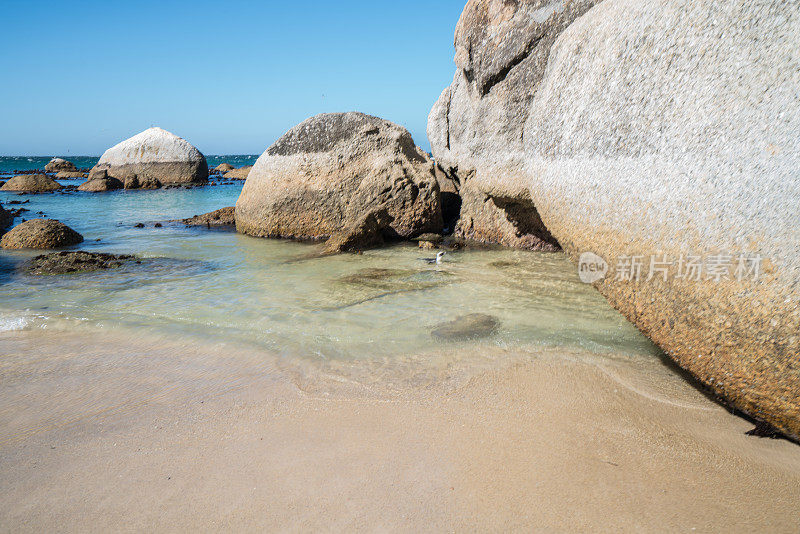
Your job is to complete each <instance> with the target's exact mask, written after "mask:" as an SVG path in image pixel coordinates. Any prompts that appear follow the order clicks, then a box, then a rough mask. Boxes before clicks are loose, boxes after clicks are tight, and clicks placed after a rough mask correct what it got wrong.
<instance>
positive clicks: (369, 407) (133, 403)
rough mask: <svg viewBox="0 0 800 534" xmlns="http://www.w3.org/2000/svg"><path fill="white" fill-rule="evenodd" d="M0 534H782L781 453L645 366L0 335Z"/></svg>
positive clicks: (791, 518)
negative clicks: (184, 533)
mask: <svg viewBox="0 0 800 534" xmlns="http://www.w3.org/2000/svg"><path fill="white" fill-rule="evenodd" d="M0 383H2V388H0V496H2V498H0V530H2V531H15V532H19V531H22V532H26V531H42V530H58V531H78V530H79V531H97V532H101V531H108V530H111V529H113V530H115V531H116V530H120V531H131V530H152V531H177V530H189V529H193V530H201V531H209V530H219V529H226V530H231V529H237V530H260V529H265V528H266V529H272V530H276V529H280V530H291V531H308V530H323V531H328V530H334V531H342V530H348V531H351V530H356V531H362V530H366V531H375V530H391V531H414V532H419V531H443V530H458V531H464V530H492V531H500V530H508V529H518V530H523V529H524V530H528V531H529V530H534V531H553V530H556V531H576V530H578V531H586V530H592V531H619V530H622V531H637V532H642V531H650V532H663V531H665V530H667V531H677V530H680V531H695V532H712V531H714V532H716V531H722V530H726V531H735V532H744V531H752V530H756V529H766V530H769V531H771V532H796V531H797V525H798V522H797V521H798V519H797V512H798V509H800V447H798V446H797V445H795V444H792V443H789V442H787V441H784V440H770V439H759V438H755V437H750V436H746V435H745V434H744V433H745V432H746V431H747V430H749V429H750V428H751V427H752V425H750V424H749V423H748V422H747V421H745V420H743V419H741V418H739V417H736V416H734V415H731V414H730V413H728V412H727V411H726V410H725V409H724V408H723V407H721V406H719V405H717V404H715V403H713V402H712V401H710V400H709V399H707V398H706V397H705V396H704V395H703V394H702V393H700V392H698V391H697V390H696V389H695V388H694V387H693V386H692V385H691V384H689V383H688V382H686V381H685V380H684V379H683V378H681V377H680V376H678V375H677V374H676V373H675V372H674V371H673V370H671V369H669V368H667V367H666V366H665V365H664V364H663V363H661V362H658V361H647V360H642V359H638V360H637V359H631V358H623V357H620V358H615V357H613V356H597V355H590V354H582V353H577V352H575V353H571V354H566V353H561V352H558V351H539V350H537V351H533V350H531V351H528V352H525V351H524V349H515V350H514V351H503V350H501V349H497V348H492V349H489V348H487V349H485V350H477V349H476V350H475V351H474V353H472V354H459V353H457V352H454V353H430V354H420V355H417V356H414V357H409V358H405V359H402V360H396V359H395V360H383V361H379V362H351V363H345V362H328V363H325V364H320V363H315V362H312V361H307V362H305V363H304V364H301V363H299V362H287V361H282V360H281V359H279V358H273V357H268V356H266V355H265V354H263V353H262V352H260V351H258V350H255V349H249V348H247V347H242V346H234V345H216V346H209V347H198V346H193V345H191V344H181V343H176V342H173V341H169V340H165V339H142V338H138V339H131V338H128V339H125V338H122V337H118V336H116V335H114V334H111V333H109V334H96V335H93V336H87V335H85V334H84V335H78V334H65V333H56V332H43V331H36V332H10V333H9V332H7V333H3V334H0Z"/></svg>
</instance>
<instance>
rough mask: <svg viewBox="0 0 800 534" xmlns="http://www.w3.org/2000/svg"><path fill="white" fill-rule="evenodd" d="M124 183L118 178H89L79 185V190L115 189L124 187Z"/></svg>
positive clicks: (98, 190)
mask: <svg viewBox="0 0 800 534" xmlns="http://www.w3.org/2000/svg"><path fill="white" fill-rule="evenodd" d="M122 188H123V184H122V182H120V181H119V180H117V179H116V178H111V177H105V178H94V179H92V180H87V181H85V182H83V183H82V184H81V185H79V186H78V191H89V192H100V191H115V190H117V189H122Z"/></svg>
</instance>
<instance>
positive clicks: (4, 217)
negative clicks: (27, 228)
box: [0, 206, 14, 234]
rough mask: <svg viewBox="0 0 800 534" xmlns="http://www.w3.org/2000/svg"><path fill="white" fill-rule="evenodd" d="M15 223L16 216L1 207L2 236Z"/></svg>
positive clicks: (0, 225)
mask: <svg viewBox="0 0 800 534" xmlns="http://www.w3.org/2000/svg"><path fill="white" fill-rule="evenodd" d="M13 222H14V215H13V214H12V213H11V212H10V211H8V210H6V209H5V208H3V206H0V234H2V233H3V232H4V231H5V229H6V228H8V227H9V226H11V224H12V223H13Z"/></svg>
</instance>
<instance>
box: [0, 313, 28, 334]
mask: <svg viewBox="0 0 800 534" xmlns="http://www.w3.org/2000/svg"><path fill="white" fill-rule="evenodd" d="M30 325H31V319H30V317H25V316H24V315H11V316H8V317H0V332H15V331H18V330H25V329H26V328H28V327H29V326H30Z"/></svg>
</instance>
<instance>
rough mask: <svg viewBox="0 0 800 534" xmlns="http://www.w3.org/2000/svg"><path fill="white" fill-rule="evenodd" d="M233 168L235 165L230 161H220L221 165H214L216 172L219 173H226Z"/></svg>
mask: <svg viewBox="0 0 800 534" xmlns="http://www.w3.org/2000/svg"><path fill="white" fill-rule="evenodd" d="M233 169H235V167H234V166H233V165H231V164H230V163H220V164H219V165H217V166H216V167H214V172H216V173H217V174H225V173H226V172H228V171H232V170H233Z"/></svg>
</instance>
